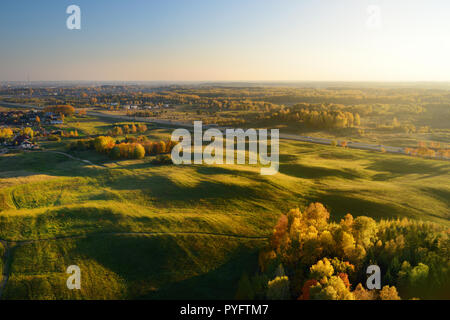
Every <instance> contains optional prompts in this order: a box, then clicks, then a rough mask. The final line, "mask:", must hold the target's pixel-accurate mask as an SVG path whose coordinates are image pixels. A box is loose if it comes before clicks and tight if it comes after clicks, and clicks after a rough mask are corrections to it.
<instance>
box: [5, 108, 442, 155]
mask: <svg viewBox="0 0 450 320" xmlns="http://www.w3.org/2000/svg"><path fill="white" fill-rule="evenodd" d="M0 105H4V106H9V107H19V108H33V107H32V106H29V105H20V104H12V103H2V102H0ZM34 108H35V109H41V108H39V107H34ZM87 115H89V116H94V117H99V118H107V119H114V120H120V121H135V122H145V123H153V124H157V125H160V126H163V127H182V128H187V129H193V127H194V126H193V125H192V124H189V123H185V122H179V121H170V120H160V119H149V118H141V117H128V116H122V115H113V114H105V113H101V112H95V111H88V112H87ZM217 129H219V130H221V131H225V130H226V128H225V127H217ZM280 139H285V140H294V141H303V142H310V143H316V144H324V145H331V144H332V143H333V141H334V140H333V139H326V138H315V137H308V136H301V135H296V134H287V133H280ZM343 141H346V142H347V147H348V148H352V149H360V150H370V151H382V150H384V151H385V152H388V153H395V154H406V153H405V151H404V149H403V148H400V147H392V146H385V145H374V144H369V143H363V142H352V141H348V140H336V142H337V144H339V145H340V144H341V142H343ZM443 159H444V160H450V158H443Z"/></svg>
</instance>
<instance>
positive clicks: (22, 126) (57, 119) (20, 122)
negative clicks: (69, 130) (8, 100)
mask: <svg viewBox="0 0 450 320" xmlns="http://www.w3.org/2000/svg"><path fill="white" fill-rule="evenodd" d="M63 123H64V117H63V116H62V115H60V114H54V113H52V112H44V111H37V110H31V111H21V110H14V111H8V112H0V147H1V148H2V149H1V151H0V152H1V153H3V152H5V151H6V150H8V149H11V148H12V149H28V150H37V149H39V146H38V145H37V144H36V143H35V142H34V141H33V138H34V137H36V136H48V135H54V134H58V132H57V131H58V130H53V131H50V132H48V131H47V130H46V129H45V128H44V127H43V126H42V125H58V124H63Z"/></svg>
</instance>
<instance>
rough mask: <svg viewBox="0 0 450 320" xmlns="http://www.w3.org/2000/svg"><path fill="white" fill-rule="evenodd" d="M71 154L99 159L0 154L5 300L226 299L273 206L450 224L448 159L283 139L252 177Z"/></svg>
mask: <svg viewBox="0 0 450 320" xmlns="http://www.w3.org/2000/svg"><path fill="white" fill-rule="evenodd" d="M165 134H167V132H166V131H164V130H157V131H154V132H153V133H152V134H151V135H153V137H154V138H158V139H160V138H161V137H164V135H165ZM75 155H76V156H77V157H79V158H81V159H89V160H91V161H93V162H95V163H97V164H102V165H103V166H92V165H87V164H85V163H83V162H80V161H76V160H73V159H70V158H68V157H65V156H64V155H60V154H52V153H47V152H36V153H20V154H7V155H3V156H0V239H3V240H8V241H11V244H12V245H13V248H12V250H11V273H10V278H9V280H8V282H7V285H6V287H5V290H4V293H3V296H2V298H7V299H14V298H24V299H28V298H30V299H38V298H48V299H70V298H83V299H94V298H99V299H103V298H105V299H106V298H232V297H233V296H234V293H235V290H236V287H237V281H238V279H239V277H240V276H241V275H242V273H243V272H244V271H246V270H250V272H251V271H253V270H254V269H255V268H256V264H255V263H256V261H257V259H256V254H257V252H258V249H259V248H261V247H262V246H263V245H264V244H265V240H264V237H266V236H268V235H269V234H270V233H271V231H272V228H273V225H274V223H275V221H276V219H277V218H278V217H279V215H280V214H281V213H285V212H286V211H287V210H289V209H290V208H294V207H304V206H306V205H307V204H308V203H310V202H313V201H320V202H322V203H324V204H325V205H326V206H327V207H329V208H330V211H331V219H332V220H334V221H339V220H340V218H342V217H343V216H344V215H345V214H346V213H348V212H350V213H352V214H353V215H354V216H359V215H367V216H371V217H373V218H375V219H377V220H379V219H381V218H402V217H408V218H413V219H423V220H428V221H434V222H437V223H440V224H443V225H446V226H450V220H449V218H450V213H449V207H450V206H449V199H450V184H449V183H448V181H450V180H449V178H450V163H449V162H445V161H438V160H426V159H420V158H411V157H407V156H400V155H399V156H397V155H389V154H381V153H370V152H365V151H359V150H346V149H342V148H336V147H331V146H320V145H314V144H306V143H301V142H291V141H282V142H281V145H280V163H281V164H280V173H278V174H276V175H274V176H261V175H260V171H259V168H258V167H256V166H243V165H214V166H206V165H191V166H175V165H169V166H154V165H151V164H150V163H149V159H145V160H132V161H111V160H108V159H106V158H105V157H103V156H100V155H94V154H93V153H92V152H79V153H77V154H75ZM61 237H69V238H61ZM58 238H60V239H58ZM39 239H41V241H34V242H33V241H32V242H27V241H30V240H39ZM55 239H56V240H55ZM2 250H3V249H2V247H1V246H0V253H2ZM3 251H4V250H3ZM71 264H78V265H79V266H80V267H81V269H82V277H84V278H83V279H84V280H82V286H83V289H82V290H80V291H77V292H74V291H70V290H67V289H66V286H65V281H66V279H67V276H68V275H67V274H65V269H66V268H67V266H69V265H71Z"/></svg>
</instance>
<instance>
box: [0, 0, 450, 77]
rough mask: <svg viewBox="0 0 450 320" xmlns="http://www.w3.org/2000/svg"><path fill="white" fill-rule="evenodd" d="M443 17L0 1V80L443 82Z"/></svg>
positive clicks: (211, 3) (325, 9) (217, 0)
mask: <svg viewBox="0 0 450 320" xmlns="http://www.w3.org/2000/svg"><path fill="white" fill-rule="evenodd" d="M70 4H76V5H79V6H80V8H81V30H68V29H67V28H66V19H67V17H68V15H67V14H66V8H67V6H68V5H70ZM371 5H376V6H378V7H379V9H380V18H381V19H380V20H379V21H380V24H378V25H373V24H368V20H369V18H370V13H368V11H367V10H368V7H369V6H371ZM449 17H450V1H448V0H427V1H425V0H395V1H394V0H339V1H338V0H226V1H225V0H164V1H163V0H158V1H156V0H70V1H68V0H53V1H50V0H39V1H36V0H2V1H1V3H0V80H1V81H3V80H25V79H26V78H27V74H29V76H30V78H31V80H125V81H131V80H172V81H176V80H193V81H197V80H214V81H217V80H230V81H233V80H262V81H264V80H267V81H272V80H288V81H289V80H291V81H294V80H324V81H326V80H343V81H358V80H369V81H370V80H373V81H422V80H423V81H450V62H449V60H450V59H449V57H450V18H449ZM370 21H373V20H370Z"/></svg>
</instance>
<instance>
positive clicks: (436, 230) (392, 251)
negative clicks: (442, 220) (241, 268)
mask: <svg viewBox="0 0 450 320" xmlns="http://www.w3.org/2000/svg"><path fill="white" fill-rule="evenodd" d="M329 217H330V214H329V212H328V210H327V209H326V208H325V207H324V206H323V205H322V204H320V203H313V204H311V205H310V206H308V207H307V208H306V209H305V210H304V211H303V212H301V211H300V210H299V209H293V210H291V211H290V212H289V213H288V214H286V215H282V216H281V217H280V218H279V220H278V223H277V224H276V225H275V228H274V231H273V234H272V236H271V238H270V241H269V243H268V244H267V247H266V248H265V249H264V250H263V251H262V252H261V253H260V256H259V272H258V273H257V274H255V275H253V276H251V277H249V276H248V275H243V276H242V278H241V280H240V281H239V287H238V290H237V293H236V298H238V299H254V298H257V299H265V298H267V299H319V300H320V299H333V300H355V299H356V300H375V299H382V300H398V299H401V298H402V299H412V298H419V299H434V298H437V299H449V298H450V256H449V254H450V240H449V230H448V229H446V228H444V227H442V226H439V225H436V224H433V223H428V222H421V221H411V220H408V219H406V218H405V219H402V220H394V221H386V220H382V221H380V222H378V223H377V222H375V220H373V219H372V218H369V217H365V216H360V217H357V218H354V217H353V216H352V215H350V214H347V215H346V216H345V218H344V219H342V220H341V221H340V223H332V222H329ZM369 265H378V266H379V267H380V268H381V272H382V277H381V282H382V289H381V290H368V289H366V288H365V284H366V280H367V277H368V276H367V274H366V268H367V267H368V266H369Z"/></svg>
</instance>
